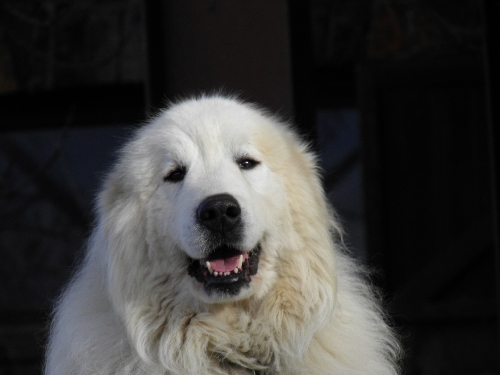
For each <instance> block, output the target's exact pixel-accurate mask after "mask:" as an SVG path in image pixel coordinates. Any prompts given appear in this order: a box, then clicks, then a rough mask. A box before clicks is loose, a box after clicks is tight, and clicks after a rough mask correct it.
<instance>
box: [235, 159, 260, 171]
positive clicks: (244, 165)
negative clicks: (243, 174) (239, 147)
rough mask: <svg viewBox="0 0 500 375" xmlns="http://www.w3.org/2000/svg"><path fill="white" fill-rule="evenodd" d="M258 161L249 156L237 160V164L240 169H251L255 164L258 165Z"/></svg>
mask: <svg viewBox="0 0 500 375" xmlns="http://www.w3.org/2000/svg"><path fill="white" fill-rule="evenodd" d="M259 164H260V162H258V161H257V160H253V159H250V158H242V159H239V160H238V166H239V167H240V169H252V168H255V167H256V166H257V165H259Z"/></svg>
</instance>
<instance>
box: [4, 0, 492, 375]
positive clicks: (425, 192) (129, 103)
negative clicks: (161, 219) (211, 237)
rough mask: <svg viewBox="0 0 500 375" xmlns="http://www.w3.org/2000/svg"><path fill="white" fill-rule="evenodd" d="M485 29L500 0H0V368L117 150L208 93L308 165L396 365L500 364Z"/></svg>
mask: <svg viewBox="0 0 500 375" xmlns="http://www.w3.org/2000/svg"><path fill="white" fill-rule="evenodd" d="M499 25H500V0H439V1H431V0H253V1H243V0H207V1H194V0H163V1H161V0H99V1H97V0H81V1H71V0H39V1H27V0H26V1H25V0H21V1H18V0H1V1H0V375H21V374H22V375H32V374H40V373H41V364H42V361H43V350H44V349H43V346H44V342H45V340H46V335H47V322H48V317H49V312H50V309H51V307H52V306H53V303H54V301H55V300H56V298H57V295H58V293H59V292H60V290H61V288H62V287H63V285H64V284H65V283H66V282H67V280H68V278H69V276H70V275H71V270H72V265H74V264H75V262H77V261H78V259H80V257H81V254H82V249H83V248H84V245H85V239H86V237H87V235H88V234H89V232H90V230H91V227H92V220H93V211H92V206H93V199H94V197H95V194H96V192H97V191H98V189H99V186H100V183H101V180H102V178H103V176H104V174H105V173H106V171H107V170H108V169H109V167H110V165H111V163H112V162H113V160H114V157H115V152H116V150H117V149H118V148H119V147H120V145H121V144H123V142H124V141H125V140H126V139H127V137H128V136H129V134H130V133H131V132H132V131H133V129H135V128H137V127H139V126H140V125H141V123H142V122H144V121H145V120H146V119H147V116H148V115H149V114H150V113H154V112H155V111H157V110H158V109H159V108H161V107H163V106H164V105H165V103H167V101H168V100H175V99H176V98H179V97H185V96H188V95H193V94H198V93H201V92H205V91H214V90H223V91H224V92H228V93H237V94H240V95H241V97H242V98H243V99H246V100H250V101H254V102H257V103H259V104H261V105H263V106H265V107H267V108H269V109H271V110H273V111H276V112H278V113H280V114H281V115H282V116H283V117H284V118H285V119H288V120H290V121H292V122H293V123H295V124H296V126H297V128H298V129H299V130H300V132H301V133H302V134H303V135H304V136H305V137H306V138H307V139H308V140H309V141H310V142H311V144H312V147H313V148H314V149H315V150H316V151H317V152H318V154H319V155H320V156H321V163H322V168H323V171H324V184H325V188H326V190H327V193H328V197H329V198H330V200H331V201H332V203H333V204H334V205H335V207H336V208H337V210H338V212H339V214H340V217H341V218H342V221H343V223H344V226H345V228H346V231H347V237H346V241H347V243H348V245H349V247H350V249H351V251H352V253H353V255H354V256H356V257H357V258H358V259H359V260H360V261H362V262H365V263H366V264H368V265H369V266H370V267H372V268H373V269H374V270H375V271H376V272H375V273H374V276H373V279H374V281H375V283H376V284H377V285H378V286H379V287H381V288H383V291H384V296H385V299H386V303H387V306H388V308H389V310H390V311H391V314H392V316H393V318H394V324H395V325H396V327H397V328H398V330H399V332H400V333H401V335H402V339H403V342H404V346H405V350H406V356H405V359H404V363H403V368H404V374H408V375H413V374H423V375H442V374H443V375H444V374H453V375H457V374H458V375H460V374H464V375H466V374H467V375H468V374H477V375H493V374H497V375H498V374H500V341H499V334H500V329H499V327H500V326H499V320H498V318H499V308H500V273H499V270H500V264H499V253H498V221H497V212H498V196H497V191H496V186H497V182H498V180H497V178H498V141H497V139H498V122H499V106H498V101H495V100H494V98H497V100H498V97H499V96H498V95H499V91H500V79H499V67H500V57H499V52H498V49H499V48H498V47H499V46H500V27H499ZM495 147H496V148H495Z"/></svg>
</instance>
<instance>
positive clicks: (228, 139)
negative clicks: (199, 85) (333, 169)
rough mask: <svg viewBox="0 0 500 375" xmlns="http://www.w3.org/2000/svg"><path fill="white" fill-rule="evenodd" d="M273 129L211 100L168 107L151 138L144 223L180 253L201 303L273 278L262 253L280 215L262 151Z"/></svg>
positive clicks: (243, 293) (282, 203) (233, 296)
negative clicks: (155, 174)
mask: <svg viewBox="0 0 500 375" xmlns="http://www.w3.org/2000/svg"><path fill="white" fill-rule="evenodd" d="M272 125H273V124H272V123H270V121H269V119H267V118H266V117H265V116H262V115H261V114H260V113H259V112H257V111H255V110H253V109H250V108H248V107H245V106H243V105H240V104H237V103H235V102H234V101H226V100H223V99H213V100H211V101H210V100H209V101H206V100H205V101H203V102H199V103H198V102H196V101H194V102H188V103H183V104H181V105H180V106H178V107H174V108H172V109H171V110H169V111H167V113H166V114H165V116H163V117H161V118H160V119H159V120H158V122H157V125H156V127H155V128H154V130H153V131H152V132H151V134H150V143H151V144H152V145H154V146H153V148H154V149H155V150H156V151H155V153H156V155H157V156H156V157H155V159H156V160H157V161H158V163H159V168H158V171H159V173H160V174H161V183H160V184H159V186H158V188H157V189H156V190H155V192H154V194H153V195H152V197H151V199H150V201H149V207H150V212H151V214H150V217H151V218H152V220H151V221H152V224H153V225H155V227H156V228H155V232H156V233H159V234H160V235H161V236H162V237H163V241H165V242H171V243H173V244H175V249H176V251H180V252H182V253H183V254H184V256H185V259H186V272H187V273H188V274H189V275H190V276H191V284H192V291H193V293H195V294H196V296H197V297H198V298H200V299H201V300H203V301H205V302H221V301H227V300H238V299H243V298H247V297H249V296H251V295H252V294H254V293H255V292H258V290H259V288H262V287H263V284H266V283H269V282H270V279H271V278H272V276H271V275H267V277H266V275H264V274H263V273H264V270H265V269H266V268H268V267H266V264H262V263H266V262H267V260H266V259H269V257H266V256H261V255H262V253H265V252H266V243H268V238H269V237H270V236H272V233H273V232H274V231H277V228H275V227H276V223H277V222H279V221H280V215H281V214H282V213H283V212H284V211H285V209H286V199H285V195H286V194H285V190H284V187H283V182H282V180H281V178H280V177H279V175H278V174H277V173H276V171H274V170H273V169H274V168H273V160H272V157H271V156H270V155H269V153H268V152H266V151H267V148H268V147H269V146H268V145H267V143H269V139H266V138H267V137H273V136H276V134H275V132H273V131H272ZM275 143H276V147H279V140H276V141H275ZM259 262H260V263H261V264H260V265H259ZM259 266H260V267H259ZM259 269H260V270H259ZM263 279H267V280H263ZM263 281H264V283H263Z"/></svg>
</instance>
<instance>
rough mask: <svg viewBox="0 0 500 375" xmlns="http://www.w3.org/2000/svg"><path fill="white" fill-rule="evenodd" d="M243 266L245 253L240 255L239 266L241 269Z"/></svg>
mask: <svg viewBox="0 0 500 375" xmlns="http://www.w3.org/2000/svg"><path fill="white" fill-rule="evenodd" d="M242 267H243V254H241V255H240V259H239V260H238V268H239V269H241V268H242Z"/></svg>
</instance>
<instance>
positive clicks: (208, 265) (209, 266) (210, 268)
mask: <svg viewBox="0 0 500 375" xmlns="http://www.w3.org/2000/svg"><path fill="white" fill-rule="evenodd" d="M205 264H206V266H207V268H208V272H210V273H214V270H213V269H212V266H211V265H210V262H209V261H208V260H207V263H205Z"/></svg>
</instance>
